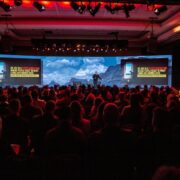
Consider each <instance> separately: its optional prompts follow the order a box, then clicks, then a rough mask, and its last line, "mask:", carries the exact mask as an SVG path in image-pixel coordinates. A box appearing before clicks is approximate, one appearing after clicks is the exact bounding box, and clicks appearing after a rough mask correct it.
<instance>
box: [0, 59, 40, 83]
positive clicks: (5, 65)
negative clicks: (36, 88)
mask: <svg viewBox="0 0 180 180" xmlns="http://www.w3.org/2000/svg"><path fill="white" fill-rule="evenodd" d="M41 78H42V77H41V60H40V59H33V60H32V59H23V58H17V59H16V58H0V80H1V85H3V86H5V85H35V84H36V85H41V84H42V80H41Z"/></svg>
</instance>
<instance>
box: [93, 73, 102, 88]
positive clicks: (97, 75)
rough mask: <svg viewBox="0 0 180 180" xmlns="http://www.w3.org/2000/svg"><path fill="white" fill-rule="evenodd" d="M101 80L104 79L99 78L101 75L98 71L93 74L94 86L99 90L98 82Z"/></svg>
mask: <svg viewBox="0 0 180 180" xmlns="http://www.w3.org/2000/svg"><path fill="white" fill-rule="evenodd" d="M99 79H100V80H101V79H102V78H101V77H100V76H99V74H98V73H97V71H96V72H95V73H94V74H93V84H94V87H95V88H97V85H98V80H99Z"/></svg>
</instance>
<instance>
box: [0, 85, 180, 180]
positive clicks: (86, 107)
mask: <svg viewBox="0 0 180 180" xmlns="http://www.w3.org/2000/svg"><path fill="white" fill-rule="evenodd" d="M179 98H180V97H179V94H178V91H176V90H175V89H174V88H170V87H161V88H159V87H156V86H151V87H147V86H146V85H145V86H144V87H143V88H141V87H139V86H137V87H134V88H129V87H128V86H125V87H122V88H119V87H117V86H113V87H109V86H98V87H97V88H94V87H92V86H84V85H81V86H79V87H74V86H54V87H48V86H44V87H37V86H32V87H23V86H19V87H5V88H0V178H1V179H11V178H15V179H18V180H19V179H42V180H44V179H45V180H46V179H47V180H48V179H72V178H75V179H76V178H77V179H83V180H84V179H85V180H86V179H87V180H91V179H101V180H104V179H112V180H119V179H128V180H130V179H139V180H141V179H142V180H148V179H152V178H153V179H156V180H157V179H158V178H159V176H160V175H159V174H158V173H160V172H161V170H159V171H157V172H156V170H157V169H158V168H159V167H161V166H163V167H166V168H165V169H168V168H167V167H170V170H169V171H168V173H171V172H175V170H176V171H177V172H178V175H177V177H179V174H180V173H179V169H178V166H180V154H179V152H180V100H179ZM163 167H162V169H163ZM173 168H174V169H175V170H174V169H173ZM155 172H156V173H155ZM163 172H164V171H163ZM168 177H169V179H173V178H172V177H173V176H172V177H171V176H168ZM166 178H167V177H166ZM159 179H160V178H159ZM167 179H168V178H167Z"/></svg>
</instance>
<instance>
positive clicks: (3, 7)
mask: <svg viewBox="0 0 180 180" xmlns="http://www.w3.org/2000/svg"><path fill="white" fill-rule="evenodd" d="M0 7H1V8H2V9H4V11H6V12H9V11H10V10H11V9H12V7H11V6H10V5H9V4H7V3H5V2H3V1H0Z"/></svg>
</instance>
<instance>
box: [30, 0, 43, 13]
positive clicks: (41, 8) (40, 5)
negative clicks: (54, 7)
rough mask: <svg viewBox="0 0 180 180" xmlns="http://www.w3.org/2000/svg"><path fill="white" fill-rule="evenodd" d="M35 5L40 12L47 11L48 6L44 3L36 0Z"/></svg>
mask: <svg viewBox="0 0 180 180" xmlns="http://www.w3.org/2000/svg"><path fill="white" fill-rule="evenodd" d="M33 6H34V7H35V8H36V9H37V10H38V11H40V12H42V11H45V10H46V7H45V6H44V5H42V4H40V3H39V2H34V3H33Z"/></svg>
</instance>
